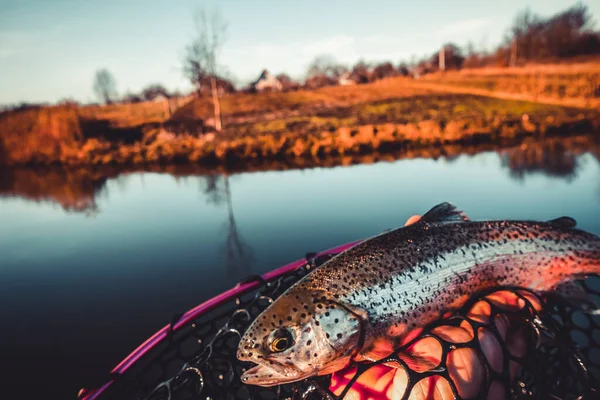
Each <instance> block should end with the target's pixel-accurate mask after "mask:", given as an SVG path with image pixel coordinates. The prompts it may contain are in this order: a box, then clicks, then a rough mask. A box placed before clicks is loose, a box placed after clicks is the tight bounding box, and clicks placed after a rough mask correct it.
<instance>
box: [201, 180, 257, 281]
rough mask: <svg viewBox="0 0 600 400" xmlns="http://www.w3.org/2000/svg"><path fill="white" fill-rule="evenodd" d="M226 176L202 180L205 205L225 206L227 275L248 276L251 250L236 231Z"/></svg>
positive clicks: (250, 264)
mask: <svg viewBox="0 0 600 400" xmlns="http://www.w3.org/2000/svg"><path fill="white" fill-rule="evenodd" d="M229 179H230V178H229V176H228V175H214V174H212V175H207V176H205V177H204V179H203V180H202V183H203V184H204V190H203V191H204V195H205V196H206V201H207V203H210V204H214V205H217V206H220V205H223V204H225V205H226V206H227V222H226V223H225V228H226V230H227V235H226V237H227V239H226V241H225V246H224V253H225V255H226V262H225V265H226V268H227V273H228V274H229V275H233V274H236V275H238V276H239V274H249V272H250V269H251V266H252V261H253V249H252V247H251V246H250V245H248V243H246V242H245V241H244V239H243V237H242V235H241V233H240V232H239V230H238V227H237V223H236V221H235V214H234V212H233V200H232V195H231V188H230V186H229Z"/></svg>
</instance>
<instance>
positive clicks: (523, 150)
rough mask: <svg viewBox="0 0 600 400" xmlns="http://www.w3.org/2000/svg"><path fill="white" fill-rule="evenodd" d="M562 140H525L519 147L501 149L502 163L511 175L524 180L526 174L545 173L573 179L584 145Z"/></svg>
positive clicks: (568, 179) (569, 179)
mask: <svg viewBox="0 0 600 400" xmlns="http://www.w3.org/2000/svg"><path fill="white" fill-rule="evenodd" d="M568 144H569V143H566V142H565V141H560V140H552V141H548V142H542V143H536V142H533V143H532V142H530V141H525V142H523V144H522V145H520V146H519V147H516V148H513V149H510V150H505V151H501V152H500V153H499V154H500V157H501V160H502V165H503V166H504V167H507V168H509V170H510V175H511V177H513V178H515V179H518V180H523V178H524V177H525V175H528V174H535V173H543V174H545V175H548V176H551V177H558V178H565V179H566V180H567V181H571V180H572V179H573V178H575V176H576V175H577V169H578V167H579V163H578V158H577V156H578V155H580V154H581V153H580V152H579V151H578V150H580V149H581V148H582V146H583V145H585V143H583V144H582V146H575V145H574V143H571V146H568Z"/></svg>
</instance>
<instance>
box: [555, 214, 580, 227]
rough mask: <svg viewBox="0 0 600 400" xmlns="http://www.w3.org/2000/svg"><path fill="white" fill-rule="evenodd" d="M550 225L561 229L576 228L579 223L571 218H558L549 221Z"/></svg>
mask: <svg viewBox="0 0 600 400" xmlns="http://www.w3.org/2000/svg"><path fill="white" fill-rule="evenodd" d="M548 222H549V223H550V224H552V225H555V226H560V227H561V228H575V227H576V226H577V221H575V219H574V218H571V217H558V218H554V219H551V220H550V221H548Z"/></svg>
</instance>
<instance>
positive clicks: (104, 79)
mask: <svg viewBox="0 0 600 400" xmlns="http://www.w3.org/2000/svg"><path fill="white" fill-rule="evenodd" d="M94 92H96V95H97V96H98V97H99V98H100V99H101V100H102V101H104V102H105V103H106V104H110V103H112V102H113V101H114V99H115V98H116V97H117V82H116V81H115V77H114V76H113V75H112V74H111V73H110V72H109V71H108V70H107V69H106V68H103V69H101V70H98V71H97V72H96V78H95V79H94Z"/></svg>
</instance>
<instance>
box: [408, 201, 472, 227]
mask: <svg viewBox="0 0 600 400" xmlns="http://www.w3.org/2000/svg"><path fill="white" fill-rule="evenodd" d="M468 220H469V217H467V216H466V215H465V213H463V212H462V211H461V210H459V209H457V208H456V207H455V206H454V205H452V204H450V203H440V204H438V205H437V206H435V207H433V208H432V209H431V210H429V211H427V212H426V213H425V214H424V215H423V216H422V217H421V220H420V221H419V222H437V223H440V222H442V223H443V222H466V221H468Z"/></svg>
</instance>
